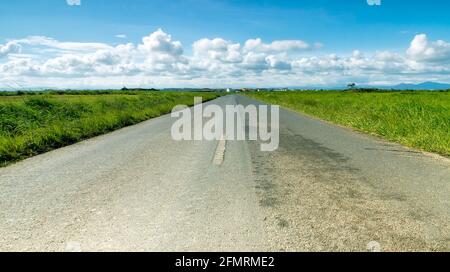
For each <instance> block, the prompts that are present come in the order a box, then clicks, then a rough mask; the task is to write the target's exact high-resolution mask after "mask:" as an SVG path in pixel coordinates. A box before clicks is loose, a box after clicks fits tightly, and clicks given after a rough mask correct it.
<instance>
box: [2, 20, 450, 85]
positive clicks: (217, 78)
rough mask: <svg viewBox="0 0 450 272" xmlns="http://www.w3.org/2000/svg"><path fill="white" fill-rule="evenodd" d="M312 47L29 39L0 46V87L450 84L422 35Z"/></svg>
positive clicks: (435, 46)
mask: <svg viewBox="0 0 450 272" xmlns="http://www.w3.org/2000/svg"><path fill="white" fill-rule="evenodd" d="M313 47H314V48H319V47H320V46H318V45H315V46H313ZM313 47H311V46H309V45H308V44H307V43H306V42H302V41H301V40H290V41H286V40H283V41H273V42H271V43H268V44H267V43H263V42H262V41H261V40H260V39H254V40H252V39H250V40H247V41H246V42H245V43H244V45H243V46H241V44H240V43H236V42H233V41H228V40H225V39H222V38H214V39H208V38H203V39H200V40H198V41H196V42H194V43H193V44H192V54H186V53H185V51H184V48H183V46H182V44H181V42H179V41H177V40H174V39H173V38H172V36H171V35H170V34H168V33H166V32H164V31H163V30H161V29H158V30H157V31H155V32H153V33H151V34H149V35H148V36H145V37H143V39H142V42H141V43H139V44H132V43H124V44H119V45H118V46H111V45H108V44H104V43H92V42H63V41H58V40H56V39H52V38H49V37H42V36H32V37H28V38H25V39H21V40H11V41H9V42H8V43H6V44H5V45H0V56H8V57H4V58H2V59H1V60H0V80H2V79H5V78H11V79H15V80H18V79H20V80H22V81H25V82H26V83H27V84H28V85H32V86H39V85H40V86H42V85H45V86H51V87H61V88H77V87H81V86H83V87H85V88H89V87H91V88H92V87H100V86H104V85H105V84H106V85H107V86H105V87H122V85H123V84H125V83H126V84H127V85H133V86H141V84H152V85H151V86H154V87H169V86H171V87H173V86H191V87H196V86H209V87H214V86H230V85H234V86H243V85H244V86H246V85H249V86H260V87H264V86H266V87H267V86H289V85H291V86H292V85H294V86H295V85H297V86H298V85H320V84H332V85H339V84H345V83H346V82H347V81H348V82H350V81H351V82H360V83H369V84H370V83H375V82H393V83H397V82H401V81H416V80H421V79H424V80H440V81H450V44H449V43H447V42H444V41H429V40H428V38H427V36H426V35H423V34H422V35H417V36H416V37H415V38H414V39H413V40H412V42H411V44H410V46H409V48H408V49H407V50H406V51H405V52H392V51H387V50H380V51H377V52H374V53H370V52H362V51H361V50H354V51H352V52H349V53H348V54H340V55H337V54H328V55H325V54H320V52H318V51H312V50H310V49H312V48H313ZM299 52H302V54H298V53H299ZM18 53H20V54H18ZM119 79H120V80H119ZM124 82H125V83H124ZM89 84H91V86H90V85H89ZM0 87H1V86H0Z"/></svg>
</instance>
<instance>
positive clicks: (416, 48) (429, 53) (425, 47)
mask: <svg viewBox="0 0 450 272" xmlns="http://www.w3.org/2000/svg"><path fill="white" fill-rule="evenodd" d="M407 54H408V56H409V57H411V58H412V59H413V60H418V61H430V62H448V61H449V60H450V43H447V42H444V41H442V40H438V41H436V42H430V41H428V37H427V35H426V34H420V35H416V36H415V37H414V39H413V40H412V42H411V44H410V47H409V48H408V50H407Z"/></svg>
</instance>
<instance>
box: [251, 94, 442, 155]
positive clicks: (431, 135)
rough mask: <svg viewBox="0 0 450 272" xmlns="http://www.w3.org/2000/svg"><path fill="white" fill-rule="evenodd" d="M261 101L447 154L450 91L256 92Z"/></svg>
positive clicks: (252, 95)
mask: <svg viewBox="0 0 450 272" xmlns="http://www.w3.org/2000/svg"><path fill="white" fill-rule="evenodd" d="M246 95H248V96H250V97H253V98H255V99H259V100H262V101H264V102H267V103H271V104H277V105H280V106H283V107H286V108H289V109H292V110H295V111H298V112H302V113H306V114H308V115H312V116H316V117H318V118H320V119H323V120H327V121H331V122H334V123H337V124H341V125H344V126H348V127H352V128H355V129H357V130H360V131H364V132H367V133H370V134H375V135H378V136H381V137H383V138H385V139H387V140H390V141H395V142H398V143H401V144H404V145H406V146H410V147H414V148H417V149H421V150H424V151H429V152H435V153H439V154H441V155H446V156H450V92H448V91H447V92H445V91H443V92H431V91H429V92H428V91H405V92H377V93H375V92H370V93H365V92H342V91H341V92H339V91H322V92H314V91H302V92H300V91H299V92H259V93H248V94H246Z"/></svg>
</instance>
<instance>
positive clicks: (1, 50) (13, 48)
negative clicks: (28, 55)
mask: <svg viewBox="0 0 450 272" xmlns="http://www.w3.org/2000/svg"><path fill="white" fill-rule="evenodd" d="M21 49H22V46H20V44H18V43H17V42H14V41H13V42H8V43H6V44H5V45H1V44H0V58H1V57H4V56H7V55H9V54H13V53H19V52H20V50H21Z"/></svg>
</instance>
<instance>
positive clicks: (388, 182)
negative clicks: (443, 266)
mask: <svg viewBox="0 0 450 272" xmlns="http://www.w3.org/2000/svg"><path fill="white" fill-rule="evenodd" d="M209 103H213V104H217V105H219V106H222V107H223V106H225V105H227V104H230V105H232V104H236V103H241V104H244V105H247V104H258V102H256V101H253V100H250V99H248V98H245V97H241V96H226V97H222V98H219V99H218V100H215V101H212V102H209ZM173 121H174V119H172V118H170V116H162V117H160V118H156V119H153V120H149V121H146V122H143V123H140V124H138V125H135V126H131V127H127V128H124V129H121V130H118V131H115V132H113V133H110V134H107V135H103V136H100V137H97V138H93V139H90V140H87V141H84V142H81V143H78V144H75V145H72V146H69V147H65V148H61V149H58V150H55V151H53V152H49V153H46V154H43V155H40V156H36V157H34V158H31V159H28V160H25V161H22V162H20V163H17V164H15V165H12V166H9V167H6V168H1V169H0V251H35V250H37V251H366V250H367V247H368V244H369V245H370V246H371V247H372V248H375V249H376V250H377V249H378V248H377V247H378V245H379V246H380V249H381V250H382V251H428V250H437V251H450V197H449V196H450V162H449V160H448V159H444V158H441V157H439V156H432V155H427V154H423V153H420V152H417V151H414V150H410V149H407V148H405V147H402V146H400V145H397V144H393V143H388V142H385V141H382V140H379V139H376V138H373V137H371V136H366V135H362V134H360V133H355V132H353V131H351V130H349V129H346V128H340V127H337V126H334V125H331V124H328V123H325V122H322V121H318V120H315V119H313V118H310V117H306V116H303V115H299V114H297V113H293V112H290V111H287V110H281V112H280V126H281V130H280V133H281V134H280V148H279V149H278V150H277V151H275V152H261V151H260V143H259V142H253V141H227V142H225V143H223V142H222V143H218V142H217V141H180V142H176V141H173V140H172V138H171V136H170V128H171V126H172V123H173ZM218 146H219V148H220V146H222V147H224V148H223V150H222V151H221V152H219V153H218V151H217V150H218ZM217 156H219V160H218V158H217ZM221 156H222V160H221V159H220V157H221Z"/></svg>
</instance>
